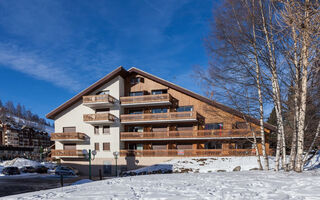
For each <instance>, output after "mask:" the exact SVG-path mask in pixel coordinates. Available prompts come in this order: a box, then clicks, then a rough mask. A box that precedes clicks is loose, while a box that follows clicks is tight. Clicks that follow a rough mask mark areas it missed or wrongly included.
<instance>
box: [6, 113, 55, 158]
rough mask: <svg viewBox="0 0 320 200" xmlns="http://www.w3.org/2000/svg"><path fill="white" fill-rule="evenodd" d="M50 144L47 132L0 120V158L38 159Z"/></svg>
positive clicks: (7, 120)
mask: <svg viewBox="0 0 320 200" xmlns="http://www.w3.org/2000/svg"><path fill="white" fill-rule="evenodd" d="M50 145H51V140H50V136H49V135H48V133H47V132H44V131H40V130H36V129H34V128H32V127H28V126H26V125H20V124H17V123H15V122H14V121H13V120H10V119H9V118H8V119H6V120H5V121H4V122H2V121H0V159H12V158H16V157H27V158H30V159H36V160H37V159H40V153H41V152H43V150H44V149H46V148H48V147H49V146H50Z"/></svg>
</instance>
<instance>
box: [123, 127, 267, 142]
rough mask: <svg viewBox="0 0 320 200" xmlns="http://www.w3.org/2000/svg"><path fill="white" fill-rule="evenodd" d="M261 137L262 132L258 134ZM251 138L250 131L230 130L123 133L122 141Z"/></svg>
mask: <svg viewBox="0 0 320 200" xmlns="http://www.w3.org/2000/svg"><path fill="white" fill-rule="evenodd" d="M256 136H257V137H259V136H261V135H260V132H256ZM232 137H234V138H250V137H253V136H252V132H251V131H250V130H248V129H229V130H223V129H222V130H185V131H165V132H121V133H120V139H122V140H130V139H133V140H136V139H144V140H145V139H168V138H232Z"/></svg>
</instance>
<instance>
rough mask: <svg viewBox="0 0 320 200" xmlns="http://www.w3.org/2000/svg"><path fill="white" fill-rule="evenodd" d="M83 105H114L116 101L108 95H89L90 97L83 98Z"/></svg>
mask: <svg viewBox="0 0 320 200" xmlns="http://www.w3.org/2000/svg"><path fill="white" fill-rule="evenodd" d="M82 101H83V103H84V104H94V103H112V104H113V103H115V102H116V99H115V98H114V97H113V96H111V95H109V94H103V95H90V96H83V100H82Z"/></svg>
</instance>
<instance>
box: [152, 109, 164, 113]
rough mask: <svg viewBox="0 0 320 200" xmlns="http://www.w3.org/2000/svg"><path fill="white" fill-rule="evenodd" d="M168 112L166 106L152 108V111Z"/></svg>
mask: <svg viewBox="0 0 320 200" xmlns="http://www.w3.org/2000/svg"><path fill="white" fill-rule="evenodd" d="M166 112H168V109H167V108H153V109H152V113H166Z"/></svg>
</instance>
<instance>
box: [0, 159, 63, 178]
mask: <svg viewBox="0 0 320 200" xmlns="http://www.w3.org/2000/svg"><path fill="white" fill-rule="evenodd" d="M41 165H44V166H45V167H47V168H49V169H53V168H54V167H55V166H57V164H56V163H51V162H41V163H40V162H37V161H34V160H29V159H25V158H15V159H13V160H7V161H4V162H2V163H0V178H1V177H6V178H7V177H8V176H5V175H4V174H2V170H3V169H4V168H5V167H18V168H19V169H21V168H22V167H26V166H31V167H34V168H36V167H38V166H41ZM35 174H36V173H26V174H24V173H21V174H20V175H11V176H10V177H26V176H35Z"/></svg>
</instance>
